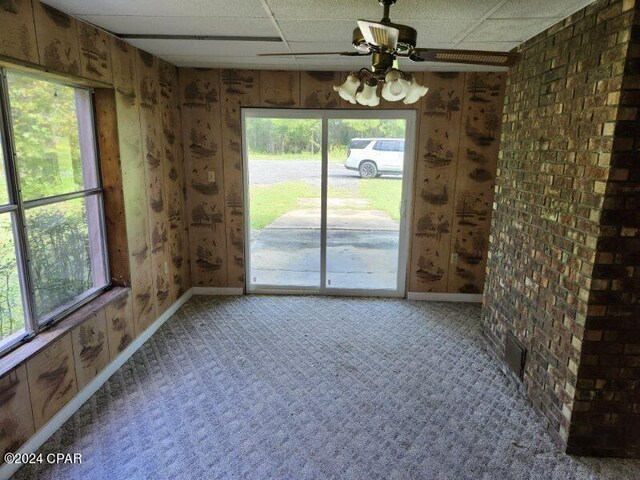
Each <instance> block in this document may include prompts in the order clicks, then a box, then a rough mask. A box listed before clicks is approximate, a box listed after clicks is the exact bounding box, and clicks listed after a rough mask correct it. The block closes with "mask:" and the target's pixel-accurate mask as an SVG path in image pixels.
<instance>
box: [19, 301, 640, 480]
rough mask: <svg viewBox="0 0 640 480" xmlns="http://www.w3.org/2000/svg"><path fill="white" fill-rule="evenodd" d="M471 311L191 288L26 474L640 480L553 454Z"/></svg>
mask: <svg viewBox="0 0 640 480" xmlns="http://www.w3.org/2000/svg"><path fill="white" fill-rule="evenodd" d="M479 321H480V309H479V307H478V306H475V305H463V304H450V303H420V302H409V301H405V300H391V299H355V298H325V297H282V296H278V297H273V296H249V297H238V298H221V297H217V298H216V297H193V298H192V299H191V300H190V301H189V302H188V303H187V304H185V305H184V306H183V307H182V308H181V309H180V310H179V312H178V313H177V314H176V315H175V316H174V317H173V318H171V319H170V320H169V321H168V322H167V323H166V324H165V325H164V326H163V327H162V328H161V329H160V330H158V332H157V333H156V334H155V335H154V336H153V337H152V338H151V339H150V340H149V341H148V342H147V343H146V344H145V345H144V346H143V347H142V348H141V349H140V350H139V351H138V352H137V353H136V354H135V355H134V356H133V357H132V358H131V359H130V360H129V361H128V362H127V363H126V364H125V365H124V366H123V367H122V368H121V369H120V370H119V371H118V372H117V373H116V374H114V375H113V376H112V377H111V379H110V380H109V381H108V382H107V383H106V384H105V385H104V386H103V387H102V388H101V389H100V390H99V391H98V392H97V393H96V394H95V395H94V396H93V397H92V398H91V399H90V400H89V401H88V402H87V403H86V404H85V405H84V406H83V407H82V408H81V409H80V410H79V411H78V412H76V414H75V415H74V416H73V417H72V418H71V419H69V421H68V422H67V423H65V425H64V426H63V427H62V428H61V429H60V430H59V431H58V432H57V433H56V434H55V435H54V436H53V437H52V438H51V439H50V440H49V441H48V442H47V443H46V444H45V445H44V446H43V447H42V449H41V451H42V452H44V453H49V452H80V453H82V456H83V463H82V464H81V465H58V466H50V467H43V466H33V467H30V468H26V467H25V468H23V469H22V470H20V471H19V472H18V474H17V475H16V478H19V479H35V478H43V479H83V480H97V479H105V480H107V479H108V480H116V479H203V480H204V479H218V478H219V479H236V478H248V479H338V478H346V479H366V480H371V479H420V478H426V479H456V480H458V479H545V480H547V479H562V480H564V479H573V478H580V479H583V478H585V479H589V478H594V479H595V478H610V479H638V478H640V462H638V461H630V460H613V459H594V458H576V457H570V456H567V455H564V454H562V453H560V452H559V451H558V449H557V448H556V446H555V445H554V444H553V443H552V441H551V439H550V437H549V436H548V434H547V433H546V432H545V431H544V430H543V428H542V427H541V422H540V421H539V419H538V418H537V416H536V415H535V414H534V412H533V411H532V410H531V408H530V406H529V405H528V404H527V402H526V400H525V399H524V398H523V396H522V395H521V394H520V393H519V392H518V390H517V388H516V386H515V385H514V384H513V383H512V382H511V381H510V380H508V379H507V378H506V377H505V376H504V375H503V374H502V373H501V372H500V371H499V369H498V366H497V364H496V362H495V361H494V360H493V359H492V358H491V357H489V355H488V354H487V353H486V351H485V350H484V348H483V341H482V337H481V333H480V327H479Z"/></svg>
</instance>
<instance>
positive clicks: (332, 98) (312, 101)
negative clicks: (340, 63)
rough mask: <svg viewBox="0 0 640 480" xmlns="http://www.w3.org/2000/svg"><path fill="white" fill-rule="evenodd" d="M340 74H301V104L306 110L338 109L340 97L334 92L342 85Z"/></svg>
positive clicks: (322, 72) (321, 72)
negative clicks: (335, 87)
mask: <svg viewBox="0 0 640 480" xmlns="http://www.w3.org/2000/svg"><path fill="white" fill-rule="evenodd" d="M342 81H344V79H342V78H341V76H340V74H339V73H338V72H325V71H320V72H300V103H301V106H303V107H305V108H337V107H339V106H340V96H339V95H338V94H337V92H335V91H334V90H333V86H334V85H338V84H339V83H342Z"/></svg>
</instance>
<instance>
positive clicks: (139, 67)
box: [136, 50, 171, 315]
mask: <svg viewBox="0 0 640 480" xmlns="http://www.w3.org/2000/svg"><path fill="white" fill-rule="evenodd" d="M136 72H137V78H138V83H137V85H138V92H137V93H138V95H139V98H140V110H139V111H140V130H141V132H142V153H143V158H144V170H145V177H146V180H147V185H146V190H147V200H148V202H149V203H148V218H149V232H150V235H151V243H150V246H151V270H152V285H153V290H152V296H153V302H154V303H155V306H156V314H157V315H160V314H162V313H163V312H164V311H165V310H166V309H167V308H168V307H169V306H170V305H171V303H170V300H171V298H170V292H169V282H170V281H171V277H170V271H169V222H168V220H167V218H168V215H167V210H168V209H167V200H166V197H165V193H166V191H165V188H164V178H165V177H164V173H165V163H166V162H165V150H164V141H163V135H162V127H161V122H160V106H159V96H160V85H159V81H158V61H157V58H156V57H154V56H153V55H151V54H149V53H146V52H143V51H142V50H138V51H137V63H136Z"/></svg>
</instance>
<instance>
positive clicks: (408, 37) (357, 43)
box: [352, 22, 418, 54]
mask: <svg viewBox="0 0 640 480" xmlns="http://www.w3.org/2000/svg"><path fill="white" fill-rule="evenodd" d="M380 23H382V24H384V25H387V26H389V27H393V28H397V29H398V30H399V32H400V33H399V34H398V44H397V46H396V52H398V53H400V54H402V53H408V52H409V51H411V50H412V49H414V48H415V46H416V43H417V41H418V32H417V31H416V29H415V28H413V27H410V26H408V25H401V24H399V23H392V22H380ZM352 43H353V46H354V47H355V49H356V50H361V51H362V50H365V51H368V50H369V48H368V47H369V44H368V43H367V41H366V40H365V39H364V35H362V32H361V31H360V28H358V27H356V28H355V30H354V31H353V42H352ZM371 47H372V48H377V47H374V46H373V45H371Z"/></svg>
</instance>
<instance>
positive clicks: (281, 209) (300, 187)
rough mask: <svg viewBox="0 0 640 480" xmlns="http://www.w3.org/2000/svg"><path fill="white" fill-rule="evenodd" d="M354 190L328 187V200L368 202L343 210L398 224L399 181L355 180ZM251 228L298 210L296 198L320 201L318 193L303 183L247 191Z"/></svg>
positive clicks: (281, 184)
mask: <svg viewBox="0 0 640 480" xmlns="http://www.w3.org/2000/svg"><path fill="white" fill-rule="evenodd" d="M354 182H358V186H357V188H356V189H353V190H351V189H348V188H338V187H331V186H329V192H328V194H329V198H342V199H346V198H356V199H364V200H368V205H367V206H360V205H358V206H354V207H350V206H345V207H341V209H349V210H381V211H383V212H386V213H387V214H388V215H389V216H390V217H391V218H393V219H394V220H395V221H397V222H399V221H400V198H401V194H402V181H400V180H395V179H387V178H375V179H370V180H363V179H356V178H354ZM250 196H251V228H252V229H255V230H261V229H263V228H264V227H265V226H267V225H269V224H270V223H271V222H273V221H274V220H275V219H276V218H278V217H281V216H282V215H284V214H285V213H287V212H290V211H291V210H295V209H296V208H299V205H298V199H299V198H318V199H319V198H320V189H319V188H317V187H313V186H311V185H309V184H308V183H306V182H285V183H279V184H277V185H256V186H252V187H250Z"/></svg>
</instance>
